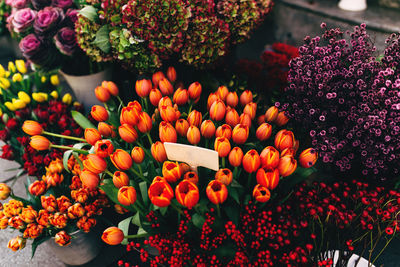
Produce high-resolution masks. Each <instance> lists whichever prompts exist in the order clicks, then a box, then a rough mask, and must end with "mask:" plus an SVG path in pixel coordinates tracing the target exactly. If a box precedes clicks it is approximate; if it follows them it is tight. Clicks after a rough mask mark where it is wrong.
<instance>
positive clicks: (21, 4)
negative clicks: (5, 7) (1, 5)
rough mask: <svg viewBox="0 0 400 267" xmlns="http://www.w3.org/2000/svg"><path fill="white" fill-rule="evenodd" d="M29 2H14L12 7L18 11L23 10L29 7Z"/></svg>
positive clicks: (25, 0) (24, 0) (21, 0)
mask: <svg viewBox="0 0 400 267" xmlns="http://www.w3.org/2000/svg"><path fill="white" fill-rule="evenodd" d="M28 2H29V0H13V1H11V6H12V7H13V8H16V9H21V8H24V7H27V6H28Z"/></svg>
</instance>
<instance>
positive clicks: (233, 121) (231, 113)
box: [225, 107, 240, 127]
mask: <svg viewBox="0 0 400 267" xmlns="http://www.w3.org/2000/svg"><path fill="white" fill-rule="evenodd" d="M239 121H240V117H239V113H237V111H236V110H235V109H234V108H231V107H227V108H226V114H225V122H226V123H227V124H229V125H230V126H232V127H235V126H236V125H237V124H239Z"/></svg>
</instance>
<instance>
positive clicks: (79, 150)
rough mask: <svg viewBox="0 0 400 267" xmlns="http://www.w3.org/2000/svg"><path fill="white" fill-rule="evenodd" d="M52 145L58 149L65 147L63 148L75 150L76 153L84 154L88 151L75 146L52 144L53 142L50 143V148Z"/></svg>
mask: <svg viewBox="0 0 400 267" xmlns="http://www.w3.org/2000/svg"><path fill="white" fill-rule="evenodd" d="M53 147H54V148H59V149H65V150H73V151H75V152H78V153H81V154H85V155H87V154H89V152H88V151H86V150H83V149H77V148H74V147H70V146H61V145H53V144H51V148H53Z"/></svg>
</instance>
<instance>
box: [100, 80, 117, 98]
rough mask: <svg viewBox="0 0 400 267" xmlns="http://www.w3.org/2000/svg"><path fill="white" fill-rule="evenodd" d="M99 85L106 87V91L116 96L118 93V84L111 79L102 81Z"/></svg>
mask: <svg viewBox="0 0 400 267" xmlns="http://www.w3.org/2000/svg"><path fill="white" fill-rule="evenodd" d="M101 86H102V87H103V88H105V89H107V91H108V92H109V93H110V94H111V95H113V96H117V95H118V94H119V90H118V86H117V85H116V84H115V83H113V82H111V81H103V82H102V83H101Z"/></svg>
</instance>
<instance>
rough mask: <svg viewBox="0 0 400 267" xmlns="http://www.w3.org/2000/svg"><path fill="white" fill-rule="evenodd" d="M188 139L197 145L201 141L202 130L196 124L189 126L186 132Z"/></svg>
mask: <svg viewBox="0 0 400 267" xmlns="http://www.w3.org/2000/svg"><path fill="white" fill-rule="evenodd" d="M186 137H187V140H188V141H189V143H191V144H192V145H197V144H198V143H199V142H200V130H199V128H197V127H196V126H194V125H191V126H189V129H188V131H187V134H186Z"/></svg>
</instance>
